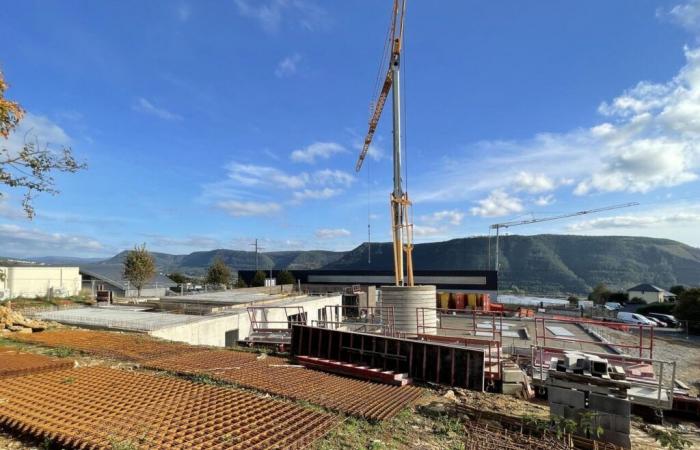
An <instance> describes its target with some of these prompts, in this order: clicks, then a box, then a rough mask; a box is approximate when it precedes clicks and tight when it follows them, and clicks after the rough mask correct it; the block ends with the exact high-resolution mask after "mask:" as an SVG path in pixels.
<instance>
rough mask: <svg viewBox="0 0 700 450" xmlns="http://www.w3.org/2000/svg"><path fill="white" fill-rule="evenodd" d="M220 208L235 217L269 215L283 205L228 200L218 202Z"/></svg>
mask: <svg viewBox="0 0 700 450" xmlns="http://www.w3.org/2000/svg"><path fill="white" fill-rule="evenodd" d="M216 206H217V207H218V208H219V209H222V210H224V211H226V212H227V213H228V214H229V215H231V216H234V217H247V216H267V215H271V214H275V213H277V212H279V211H280V210H281V209H282V207H281V206H280V205H279V203H275V202H248V201H238V200H226V201H222V202H219V203H217V205H216Z"/></svg>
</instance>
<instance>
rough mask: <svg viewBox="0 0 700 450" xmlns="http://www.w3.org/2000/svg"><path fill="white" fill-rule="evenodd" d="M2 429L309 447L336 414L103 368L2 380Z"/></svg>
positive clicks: (97, 438) (67, 436)
mask: <svg viewBox="0 0 700 450" xmlns="http://www.w3.org/2000/svg"><path fill="white" fill-rule="evenodd" d="M0 398H3V400H4V401H3V404H2V408H0V427H3V428H6V429H10V430H14V431H15V432H18V433H24V434H29V435H32V436H34V437H36V438H37V439H48V440H50V441H52V442H53V443H54V444H55V445H60V446H62V447H67V448H79V449H114V448H134V449H135V448H139V449H141V448H143V449H146V448H148V449H200V450H204V449H224V448H225V449H241V450H242V449H281V448H285V449H286V448H304V447H306V446H308V445H310V444H311V443H313V442H314V441H315V440H316V439H318V438H320V437H321V436H323V435H324V434H325V433H327V432H328V431H329V430H331V429H332V428H333V427H334V426H335V425H336V424H337V423H338V418H337V417H335V416H333V415H330V414H327V413H323V412H319V411H313V410H311V409H308V408H303V407H301V406H297V405H294V404H292V403H288V402H282V401H278V400H272V399H264V398H260V397H259V396H257V395H255V394H251V393H247V392H243V391H239V390H235V389H227V388H222V387H215V386H208V385H204V384H196V383H191V382H188V381H183V380H179V379H176V378H172V377H165V376H155V375H150V374H144V373H136V372H127V371H123V370H117V369H108V368H104V367H90V368H81V369H74V370H62V371H54V372H46V373H41V374H36V375H27V376H23V377H17V378H8V379H6V380H3V382H2V383H0Z"/></svg>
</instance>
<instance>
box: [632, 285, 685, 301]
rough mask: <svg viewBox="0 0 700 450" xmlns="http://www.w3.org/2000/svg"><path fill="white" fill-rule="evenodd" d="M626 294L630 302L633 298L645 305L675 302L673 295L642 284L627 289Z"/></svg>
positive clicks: (656, 287)
mask: <svg viewBox="0 0 700 450" xmlns="http://www.w3.org/2000/svg"><path fill="white" fill-rule="evenodd" d="M627 294H628V295H629V298H630V300H632V299H633V298H641V299H642V300H644V302H646V303H657V302H658V303H663V302H672V301H675V300H676V295H675V294H672V293H670V292H668V291H667V290H665V289H661V288H660V287H658V286H654V285H653V284H649V283H642V284H638V285H637V286H635V287H633V288H629V289H627Z"/></svg>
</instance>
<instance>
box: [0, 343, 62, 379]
mask: <svg viewBox="0 0 700 450" xmlns="http://www.w3.org/2000/svg"><path fill="white" fill-rule="evenodd" d="M74 364H75V362H74V361H73V360H71V359H56V358H49V357H48V356H43V355H34V354H32V353H20V352H18V351H17V350H14V349H10V348H6V347H0V378H9V377H16V376H21V375H27V374H30V373H39V372H50V371H53V370H63V369H70V368H72V367H73V366H74Z"/></svg>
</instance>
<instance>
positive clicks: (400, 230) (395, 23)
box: [355, 0, 413, 286]
mask: <svg viewBox="0 0 700 450" xmlns="http://www.w3.org/2000/svg"><path fill="white" fill-rule="evenodd" d="M405 10H406V0H394V8H393V15H392V20H391V26H390V30H389V39H390V46H391V54H390V60H389V68H388V70H387V74H386V77H385V78H384V83H383V84H382V87H381V89H380V91H379V95H378V98H377V103H376V104H375V105H374V108H373V111H372V115H371V116H370V119H369V129H368V131H367V136H366V137H365V142H364V144H363V146H362V151H361V152H360V156H359V158H358V159H357V164H356V165H355V170H356V171H358V172H359V171H360V169H361V168H362V163H363V162H364V160H365V157H366V156H367V153H368V152H369V148H370V146H371V145H372V139H373V138H374V133H375V131H376V130H377V125H378V124H379V118H380V117H381V115H382V111H383V110H384V105H385V104H386V100H387V97H388V96H389V91H392V97H393V101H392V113H393V116H394V121H393V134H394V139H393V159H394V164H393V171H394V173H393V175H394V190H393V192H392V193H391V196H390V205H391V231H392V238H393V245H394V279H395V283H396V285H397V286H402V285H404V284H405V285H407V286H413V257H412V252H413V224H411V223H409V217H410V214H409V208H410V206H411V202H410V200H409V199H408V193H406V192H404V190H403V182H402V179H401V83H400V80H401V77H400V73H401V72H400V68H401V44H402V42H403V21H404V12H405ZM404 253H406V277H405V279H404Z"/></svg>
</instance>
